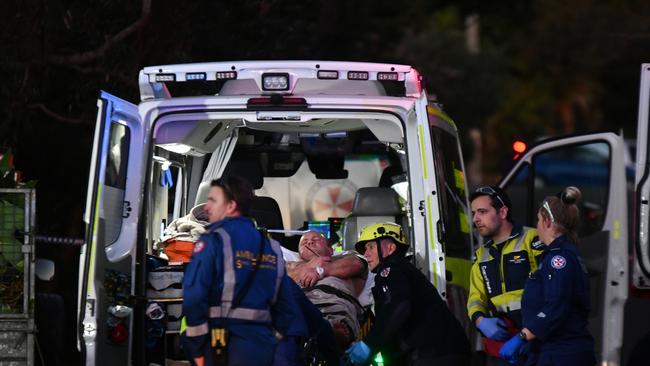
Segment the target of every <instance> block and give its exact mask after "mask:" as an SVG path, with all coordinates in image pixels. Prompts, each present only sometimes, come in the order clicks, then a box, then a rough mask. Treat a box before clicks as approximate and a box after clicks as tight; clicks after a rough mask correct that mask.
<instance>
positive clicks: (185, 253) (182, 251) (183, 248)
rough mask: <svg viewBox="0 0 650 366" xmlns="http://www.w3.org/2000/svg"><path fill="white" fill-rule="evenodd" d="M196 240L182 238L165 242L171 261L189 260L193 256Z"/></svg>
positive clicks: (166, 251)
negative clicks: (183, 239)
mask: <svg viewBox="0 0 650 366" xmlns="http://www.w3.org/2000/svg"><path fill="white" fill-rule="evenodd" d="M193 250H194V242H192V241H182V240H169V241H167V242H166V243H165V249H164V252H165V254H167V257H168V258H169V261H170V262H185V263H187V262H189V261H190V258H192V251H193Z"/></svg>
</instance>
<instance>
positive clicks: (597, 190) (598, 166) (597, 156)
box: [533, 142, 611, 236]
mask: <svg viewBox="0 0 650 366" xmlns="http://www.w3.org/2000/svg"><path fill="white" fill-rule="evenodd" d="M610 160H611V149H610V147H609V145H608V144H607V143H606V142H591V143H588V144H581V145H571V146H562V147H559V148H556V149H553V150H548V151H544V152H541V153H539V154H537V155H535V156H534V157H533V172H534V175H533V177H534V179H533V183H534V195H533V204H534V205H539V203H540V202H541V201H542V200H543V199H544V198H545V197H546V196H553V195H556V194H558V192H561V191H562V189H564V188H565V187H567V186H576V187H578V188H580V191H582V200H581V203H580V206H579V207H580V213H581V223H580V228H579V230H578V233H579V235H580V236H584V235H589V234H593V233H595V232H597V231H599V230H601V228H602V226H603V223H604V219H605V214H606V213H607V200H608V196H609V191H608V188H609V176H610V170H609V167H610ZM536 207H537V206H535V207H534V208H533V209H535V208H536ZM533 224H534V223H533Z"/></svg>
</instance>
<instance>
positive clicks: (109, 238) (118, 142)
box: [102, 122, 131, 246]
mask: <svg viewBox="0 0 650 366" xmlns="http://www.w3.org/2000/svg"><path fill="white" fill-rule="evenodd" d="M108 138H109V140H108V142H109V144H108V151H107V158H106V175H105V177H104V184H105V186H106V188H105V189H104V193H103V195H104V198H103V200H102V202H103V203H102V204H103V211H104V219H105V235H106V238H105V243H106V246H109V245H111V244H113V243H114V242H115V241H116V240H117V238H118V237H119V235H120V230H121V229H122V217H123V212H122V210H123V203H124V190H125V188H126V166H127V162H128V158H129V145H130V139H131V135H130V132H129V129H128V128H127V127H126V126H125V125H122V124H120V123H117V122H112V123H111V131H110V135H109V137H108Z"/></svg>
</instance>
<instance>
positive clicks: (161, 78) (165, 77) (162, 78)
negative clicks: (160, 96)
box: [156, 74, 176, 82]
mask: <svg viewBox="0 0 650 366" xmlns="http://www.w3.org/2000/svg"><path fill="white" fill-rule="evenodd" d="M156 81H157V82H167V81H176V74H157V75H156Z"/></svg>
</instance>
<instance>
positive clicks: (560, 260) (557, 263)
mask: <svg viewBox="0 0 650 366" xmlns="http://www.w3.org/2000/svg"><path fill="white" fill-rule="evenodd" d="M565 266H566V258H564V257H563V256H561V255H556V256H554V257H553V258H551V267H553V268H555V269H562V268H564V267H565Z"/></svg>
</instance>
